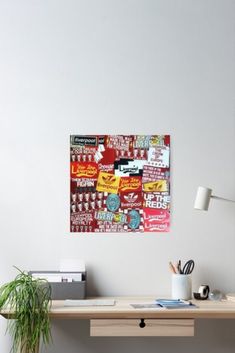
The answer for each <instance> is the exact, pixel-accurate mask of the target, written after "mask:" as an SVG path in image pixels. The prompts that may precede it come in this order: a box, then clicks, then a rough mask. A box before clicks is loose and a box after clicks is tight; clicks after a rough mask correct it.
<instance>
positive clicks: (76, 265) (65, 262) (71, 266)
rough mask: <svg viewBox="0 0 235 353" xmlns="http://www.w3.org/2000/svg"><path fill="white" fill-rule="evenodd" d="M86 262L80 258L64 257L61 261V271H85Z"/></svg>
mask: <svg viewBox="0 0 235 353" xmlns="http://www.w3.org/2000/svg"><path fill="white" fill-rule="evenodd" d="M85 269H86V268H85V262H84V260H79V259H62V260H61V261H60V271H61V272H85Z"/></svg>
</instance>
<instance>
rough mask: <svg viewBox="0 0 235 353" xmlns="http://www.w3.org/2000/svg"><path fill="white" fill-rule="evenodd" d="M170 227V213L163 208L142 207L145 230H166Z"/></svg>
mask: <svg viewBox="0 0 235 353" xmlns="http://www.w3.org/2000/svg"><path fill="white" fill-rule="evenodd" d="M169 227H170V213H169V212H168V211H165V210H154V209H151V208H144V230H145V232H163V231H164V232H168V231H169Z"/></svg>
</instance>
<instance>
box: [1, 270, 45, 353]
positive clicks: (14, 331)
mask: <svg viewBox="0 0 235 353" xmlns="http://www.w3.org/2000/svg"><path fill="white" fill-rule="evenodd" d="M17 270H18V271H19V273H18V275H17V276H16V277H15V279H14V280H13V281H11V282H9V283H6V284H4V285H3V286H2V287H1V288H0V310H1V309H4V308H6V307H7V309H9V310H10V311H12V312H13V313H14V320H9V321H8V325H7V331H9V333H10V335H11V336H12V339H13V344H12V350H11V351H12V352H13V353H16V352H20V353H38V352H39V343H40V339H42V341H43V342H44V343H49V342H50V340H51V330H50V320H49V315H48V313H49V310H50V306H51V287H50V285H49V283H48V282H47V281H46V280H44V279H37V278H33V277H32V276H31V275H29V274H28V273H27V272H23V271H21V270H19V269H18V268H17Z"/></svg>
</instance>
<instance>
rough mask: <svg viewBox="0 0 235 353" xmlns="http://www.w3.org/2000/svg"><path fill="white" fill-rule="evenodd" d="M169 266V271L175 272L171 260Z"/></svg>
mask: <svg viewBox="0 0 235 353" xmlns="http://www.w3.org/2000/svg"><path fill="white" fill-rule="evenodd" d="M169 268H170V271H171V272H172V273H176V272H175V268H174V266H173V265H172V262H169Z"/></svg>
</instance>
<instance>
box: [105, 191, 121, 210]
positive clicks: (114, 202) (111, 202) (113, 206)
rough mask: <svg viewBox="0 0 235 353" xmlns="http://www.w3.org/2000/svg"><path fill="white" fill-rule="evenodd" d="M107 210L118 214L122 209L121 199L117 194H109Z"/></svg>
mask: <svg viewBox="0 0 235 353" xmlns="http://www.w3.org/2000/svg"><path fill="white" fill-rule="evenodd" d="M106 205H107V209H108V210H109V211H111V212H116V211H117V210H118V209H119V207H120V198H119V196H118V195H116V194H109V195H108V197H107V200H106Z"/></svg>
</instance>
